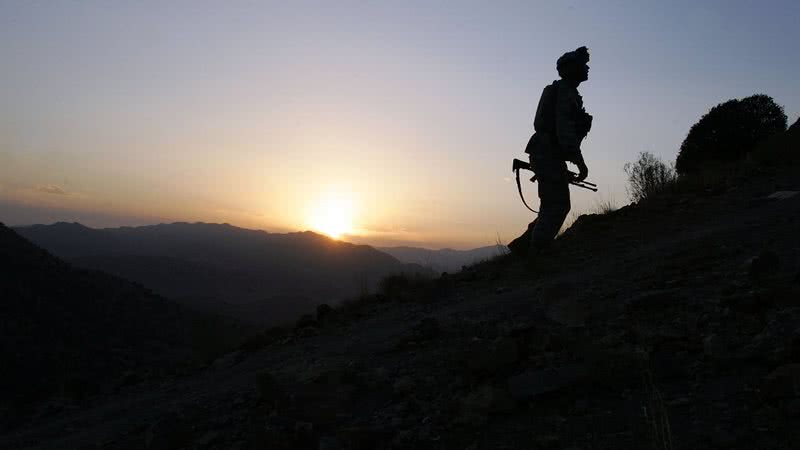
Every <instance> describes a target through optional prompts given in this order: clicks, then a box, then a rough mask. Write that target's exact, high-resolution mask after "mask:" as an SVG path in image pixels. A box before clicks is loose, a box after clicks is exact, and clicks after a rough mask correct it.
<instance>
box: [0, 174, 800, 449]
mask: <svg viewBox="0 0 800 450" xmlns="http://www.w3.org/2000/svg"><path fill="white" fill-rule="evenodd" d="M799 173H800V170H798V168H797V166H792V167H787V166H784V167H782V168H781V169H780V170H770V171H766V170H761V169H755V170H751V171H749V172H746V173H743V174H742V176H737V175H731V176H730V177H728V178H725V179H724V180H721V181H720V180H714V181H713V182H709V183H696V184H695V185H692V186H687V187H685V188H684V189H683V190H682V191H681V192H679V193H676V194H673V195H669V196H665V197H662V198H659V199H654V200H652V201H649V202H647V203H646V204H642V205H632V206H628V207H625V208H623V209H621V210H619V211H616V212H613V213H610V214H607V215H603V216H583V217H581V218H580V219H579V220H578V221H577V222H576V223H575V225H574V226H573V227H572V228H571V229H570V230H569V231H568V232H567V233H565V235H564V236H563V237H562V238H561V239H560V240H559V242H558V245H557V247H556V249H555V251H554V253H553V254H550V255H542V256H541V257H539V258H537V259H535V260H533V261H516V260H513V259H510V258H501V259H498V260H495V261H492V262H489V263H485V264H481V265H478V266H474V267H472V268H470V269H468V270H465V271H461V272H459V273H457V274H453V275H450V276H447V277H445V278H441V279H438V280H436V281H434V282H431V283H426V284H415V283H412V282H409V283H398V284H397V287H395V288H393V289H386V290H385V291H384V292H383V293H382V294H381V295H378V296H373V297H372V298H369V299H365V300H364V301H362V302H360V303H355V304H350V305H346V306H343V307H341V308H337V309H334V310H333V311H328V310H326V309H321V310H320V317H318V318H317V319H318V320H312V319H309V318H307V319H305V320H303V321H302V322H301V323H300V324H299V326H298V328H297V329H295V330H286V331H280V330H277V331H275V330H273V331H271V332H269V333H265V334H264V335H263V336H261V338H260V339H256V340H254V341H252V345H249V346H246V347H244V348H243V349H242V350H240V351H237V352H234V353H231V354H229V355H227V356H226V357H224V358H221V359H219V360H217V361H215V363H214V364H213V365H210V366H209V367H207V368H205V369H204V370H202V371H198V372H196V373H193V374H190V375H188V376H184V377H178V378H174V379H172V380H171V381H169V382H162V383H147V382H144V383H140V384H137V385H135V386H131V387H129V388H126V389H124V390H122V391H121V392H120V393H119V394H117V395H115V396H109V397H108V398H105V399H100V400H98V401H97V402H95V403H93V404H92V405H89V406H86V407H84V408H82V409H76V410H65V411H62V412H60V413H58V414H55V415H53V416H51V417H48V418H47V419H46V420H39V421H33V422H30V423H28V424H27V425H26V426H25V427H22V428H20V429H18V430H17V431H15V432H13V433H7V434H6V435H4V436H3V437H2V438H0V448H54V449H55V448H59V449H62V448H109V449H134V448H198V449H199V448H205V449H208V448H219V449H251V448H252V449H260V448H270V449H319V450H322V449H325V450H331V449H461V450H463V449H472V450H478V449H706V448H718V449H787V448H794V447H795V446H796V444H797V442H800V328H798V324H799V323H800V239H798V231H799V230H800V195H795V192H796V191H799V190H800V176H799V175H798V174H799ZM776 193H777V194H776Z"/></svg>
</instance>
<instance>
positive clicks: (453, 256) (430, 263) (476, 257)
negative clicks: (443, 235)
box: [378, 245, 507, 272]
mask: <svg viewBox="0 0 800 450" xmlns="http://www.w3.org/2000/svg"><path fill="white" fill-rule="evenodd" d="M378 250H380V251H382V252H386V253H388V254H390V255H392V256H394V257H395V258H397V259H399V260H400V261H402V262H404V263H413V264H419V265H421V266H423V267H428V268H430V269H432V270H434V271H436V272H457V271H459V270H461V268H462V267H464V266H470V265H472V264H475V263H477V262H481V261H485V260H488V259H491V258H493V257H495V256H498V255H502V254H504V253H506V251H507V249H506V248H505V246H498V245H489V246H486V247H478V248H473V249H470V250H453V249H452V248H443V249H439V250H431V249H427V248H418V247H378Z"/></svg>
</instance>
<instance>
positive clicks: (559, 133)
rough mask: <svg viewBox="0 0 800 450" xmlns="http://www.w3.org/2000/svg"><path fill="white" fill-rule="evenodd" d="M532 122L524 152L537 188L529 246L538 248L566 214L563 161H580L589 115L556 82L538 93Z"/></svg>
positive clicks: (564, 84) (577, 96) (561, 83)
mask: <svg viewBox="0 0 800 450" xmlns="http://www.w3.org/2000/svg"><path fill="white" fill-rule="evenodd" d="M533 123H534V129H535V130H536V132H535V133H534V135H533V136H531V139H530V141H529V142H528V146H527V148H526V149H525V152H526V153H528V154H529V155H530V162H531V168H532V169H533V171H534V173H535V174H536V178H537V181H538V185H539V199H540V205H539V216H538V218H537V220H536V221H534V222H533V223H532V224H531V225H530V226H532V227H533V230H532V235H531V246H532V247H533V248H534V249H539V248H542V247H546V246H547V245H549V244H550V242H552V240H553V239H554V238H555V236H556V234H558V230H559V229H560V228H561V225H563V224H564V220H565V219H566V218H567V214H568V213H569V210H570V199H569V181H570V180H569V175H568V173H567V163H566V161H570V162H573V163H575V164H578V163H579V162H580V163H582V162H583V156H582V155H581V148H580V144H581V140H583V138H584V137H586V134H587V133H588V131H589V128H590V126H591V116H589V115H588V114H586V111H585V110H584V108H583V99H582V98H581V96H580V94H579V93H578V89H577V88H575V87H573V86H571V85H570V84H569V83H568V82H567V81H565V80H556V81H554V82H553V83H552V84H551V85H549V86H547V87H545V89H544V91H543V92H542V96H541V98H540V99H539V105H538V107H537V108H536V117H535V119H534V121H533ZM530 226H529V227H530Z"/></svg>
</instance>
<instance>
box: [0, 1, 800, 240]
mask: <svg viewBox="0 0 800 450" xmlns="http://www.w3.org/2000/svg"><path fill="white" fill-rule="evenodd" d="M798 23H800V2H797V1H761V2H755V1H735V0H730V1H704V2H696V1H672V2H663V1H607V2H598V1H585V2H583V1H519V2H503V1H492V2H490V1H481V2H473V1H459V2H445V1H436V2H433V1H419V2H418V1H402V2H401V1H393V2H390V1H374V2H373V1H346V0H342V1H336V2H328V1H320V2H305V1H293V2H269V1H252V2H249V1H248V2H242V1H224V2H223V1H217V2H206V1H191V2H189V1H187V2H173V1H152V2H150V1H137V2H105V1H97V2H95V1H81V2H78V1H58V0H54V1H46V2H45V1H11V0H9V1H4V2H2V3H0V61H2V71H1V74H0V221H2V222H4V223H6V224H9V225H21V224H30V223H52V222H55V221H60V220H64V221H77V222H81V223H84V224H86V225H89V226H93V227H106V226H121V225H142V224H151V223H161V222H174V221H186V222H197V221H202V222H220V223H222V222H227V223H231V224H233V225H237V226H242V227H246V228H257V229H264V230H267V231H270V232H290V231H302V230H306V229H311V230H317V231H323V232H327V233H329V234H335V235H337V236H339V237H340V238H341V239H344V240H347V241H351V242H358V243H367V244H372V245H380V246H388V245H414V246H423V247H429V248H439V247H445V246H446V247H453V248H472V247H478V246H483V245H493V244H495V243H497V242H502V243H507V242H509V241H510V240H512V239H513V238H514V237H516V236H517V235H518V234H520V233H521V232H522V231H523V230H524V229H525V227H526V225H527V223H528V222H530V221H531V220H532V219H533V215H532V213H530V212H528V211H527V210H526V209H525V208H524V206H523V205H522V203H521V202H520V200H519V197H518V196H517V192H516V186H515V184H514V180H513V176H512V174H511V160H512V159H513V158H522V159H525V157H526V155H525V154H524V153H523V152H524V148H525V144H526V143H527V141H528V138H529V137H530V135H531V133H532V131H533V130H532V120H533V114H534V112H535V109H536V104H537V102H538V99H539V95H540V94H541V91H542V89H543V88H544V86H546V85H547V84H549V83H551V82H552V81H553V80H555V79H556V78H557V77H558V76H557V73H556V70H555V61H556V59H557V58H558V57H559V56H560V55H561V54H563V53H564V52H566V51H570V50H574V49H575V48H577V47H579V46H582V45H586V46H588V47H589V51H590V53H591V61H590V63H589V65H590V67H591V71H590V74H589V77H590V78H589V80H588V81H587V82H585V83H584V84H582V85H581V86H580V92H581V94H582V95H583V98H584V103H585V106H586V109H587V110H588V112H589V113H590V114H592V115H593V116H594V123H593V128H592V131H591V133H590V134H589V136H588V137H587V139H586V140H585V141H584V142H583V145H582V149H583V153H584V157H585V159H586V162H587V164H588V166H589V174H590V175H589V180H591V181H593V182H595V183H597V184H598V185H599V186H600V191H599V192H598V193H596V194H594V193H590V192H588V191H583V190H579V189H573V190H572V199H573V211H575V212H578V213H580V212H588V211H591V210H592V208H593V207H596V205H598V204H599V203H601V202H605V201H609V200H611V201H612V202H614V203H616V204H617V205H624V204H626V203H627V202H628V198H627V195H626V191H625V186H626V178H625V174H624V172H623V170H622V168H623V165H624V164H625V163H626V162H629V161H633V160H635V159H636V156H637V154H638V153H639V152H642V151H649V152H651V153H653V154H655V155H657V156H659V157H661V158H663V159H664V160H665V161H673V160H674V159H675V156H676V154H677V151H678V148H679V147H680V144H681V142H682V141H683V139H684V138H685V137H686V134H687V132H688V130H689V127H690V126H691V125H692V124H693V123H695V122H696V121H697V120H698V119H699V118H700V117H701V116H702V115H703V114H704V113H705V112H707V111H708V110H709V109H710V108H711V107H712V106H714V105H716V104H718V103H721V102H723V101H725V100H728V99H731V98H742V97H746V96H749V95H752V94H755V93H764V94H767V95H770V96H772V97H773V98H774V99H775V100H776V101H777V102H778V103H779V104H781V105H783V106H784V107H785V110H786V114H787V116H788V118H789V122H790V123H792V122H794V121H795V120H797V117H798V114H800V88H798V86H797V81H796V80H797V77H798V75H797V74H798V73H800V58H797V57H796V55H797V48H796V47H795V46H796V44H797V43H798V42H800V27H798V26H797V24H798ZM525 189H526V190H525V193H526V197H527V198H528V199H530V200H532V201H533V203H534V204H537V203H538V200H537V199H536V192H535V188H534V187H533V186H532V185H530V183H528V184H527V185H526V186H525Z"/></svg>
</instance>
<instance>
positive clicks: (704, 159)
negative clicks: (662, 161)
mask: <svg viewBox="0 0 800 450" xmlns="http://www.w3.org/2000/svg"><path fill="white" fill-rule="evenodd" d="M785 130H786V114H785V113H784V111H783V107H782V106H780V105H778V104H777V103H775V101H774V100H773V99H772V97H770V96H768V95H763V94H757V95H752V96H750V97H746V98H743V99H741V100H738V99H733V100H728V101H726V102H724V103H720V104H719V105H717V106H714V107H713V108H711V110H710V111H709V112H708V113H706V114H705V115H704V116H703V117H701V118H700V120H699V121H698V122H697V123H695V124H694V125H692V128H691V129H690V130H689V134H688V135H687V136H686V139H685V140H684V141H683V143H682V144H681V148H680V152H679V153H678V158H677V160H676V162H675V169H676V170H677V172H678V173H679V174H681V175H685V174H689V173H695V172H698V171H700V170H702V169H703V168H704V167H705V166H708V165H714V164H717V163H724V162H732V161H737V160H739V159H741V158H742V157H743V156H745V155H746V154H748V153H750V152H751V151H752V150H753V149H754V148H755V146H756V144H758V143H759V142H760V141H762V140H764V139H766V138H768V137H770V136H772V135H774V134H776V133H779V132H782V131H785Z"/></svg>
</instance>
